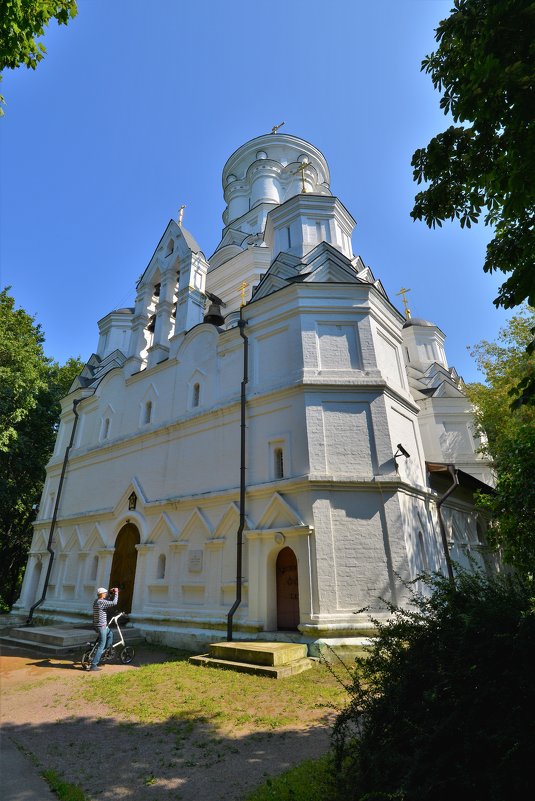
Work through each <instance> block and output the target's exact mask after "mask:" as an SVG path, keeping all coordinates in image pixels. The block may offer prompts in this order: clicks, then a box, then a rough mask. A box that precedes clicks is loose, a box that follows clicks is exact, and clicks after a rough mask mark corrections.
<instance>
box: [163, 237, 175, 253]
mask: <svg viewBox="0 0 535 801" xmlns="http://www.w3.org/2000/svg"><path fill="white" fill-rule="evenodd" d="M174 249H175V240H174V239H170V240H169V242H168V243H167V249H166V251H165V255H166V256H170V255H171V253H172V252H173V250H174Z"/></svg>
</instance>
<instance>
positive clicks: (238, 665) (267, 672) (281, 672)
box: [188, 654, 315, 679]
mask: <svg viewBox="0 0 535 801" xmlns="http://www.w3.org/2000/svg"><path fill="white" fill-rule="evenodd" d="M188 661H189V662H191V664H193V665H202V666H204V667H212V668H220V669H221V670H235V671H236V672H238V673H250V674H253V675H254V676H267V677H268V678H270V679H284V678H286V677H288V676H295V675H296V674H297V673H303V671H305V670H310V668H312V667H313V666H314V664H315V662H314V660H313V659H307V658H304V659H295V660H294V661H293V662H288V663H287V664H285V665H278V666H270V665H257V664H251V663H249V662H236V661H232V660H230V659H214V658H212V657H211V656H208V654H203V655H201V656H192V657H190V658H189V660H188Z"/></svg>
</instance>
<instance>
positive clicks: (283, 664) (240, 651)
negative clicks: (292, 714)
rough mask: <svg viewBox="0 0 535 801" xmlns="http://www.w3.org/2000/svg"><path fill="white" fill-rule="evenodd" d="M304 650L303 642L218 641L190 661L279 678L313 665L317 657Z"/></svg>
mask: <svg viewBox="0 0 535 801" xmlns="http://www.w3.org/2000/svg"><path fill="white" fill-rule="evenodd" d="M307 650H308V649H307V646H306V645H303V644H300V643H291V642H258V641H254V642H218V643H214V644H213V645H211V646H210V651H209V653H208V654H203V655H201V656H192V657H190V659H189V661H190V662H191V663H192V664H193V665H204V666H207V667H218V668H222V669H224V670H236V671H238V672H240V673H253V674H254V675H256V676H269V677H270V678H272V679H282V678H285V677H286V676H294V675H295V674H296V673H302V672H303V671H304V670H309V669H310V668H311V667H313V666H314V664H315V661H316V660H314V659H308V658H307Z"/></svg>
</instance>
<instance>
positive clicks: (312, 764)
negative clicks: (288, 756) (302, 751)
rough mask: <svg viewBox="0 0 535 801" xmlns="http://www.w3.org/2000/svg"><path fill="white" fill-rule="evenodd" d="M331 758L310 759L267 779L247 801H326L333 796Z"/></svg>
mask: <svg viewBox="0 0 535 801" xmlns="http://www.w3.org/2000/svg"><path fill="white" fill-rule="evenodd" d="M330 777H331V774H330V771H329V756H324V757H321V758H320V759H309V760H307V761H306V762H302V763H301V764H300V765H297V766H296V767H295V768H291V769H290V770H288V771H286V773H282V774H281V775H280V776H276V777H275V778H273V779H267V780H266V782H265V784H263V785H262V786H261V787H257V789H256V790H254V791H253V792H252V793H251V795H248V796H247V798H246V799H245V801H325V799H327V798H330V797H331V795H330V793H331V778H330Z"/></svg>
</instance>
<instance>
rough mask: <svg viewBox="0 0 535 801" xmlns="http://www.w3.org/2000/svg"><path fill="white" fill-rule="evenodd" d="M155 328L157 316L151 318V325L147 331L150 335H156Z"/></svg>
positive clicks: (149, 324)
mask: <svg viewBox="0 0 535 801" xmlns="http://www.w3.org/2000/svg"><path fill="white" fill-rule="evenodd" d="M155 327H156V315H155V314H152V315H151V316H150V317H149V323H148V325H147V331H148V332H149V334H153V333H154V329H155Z"/></svg>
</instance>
